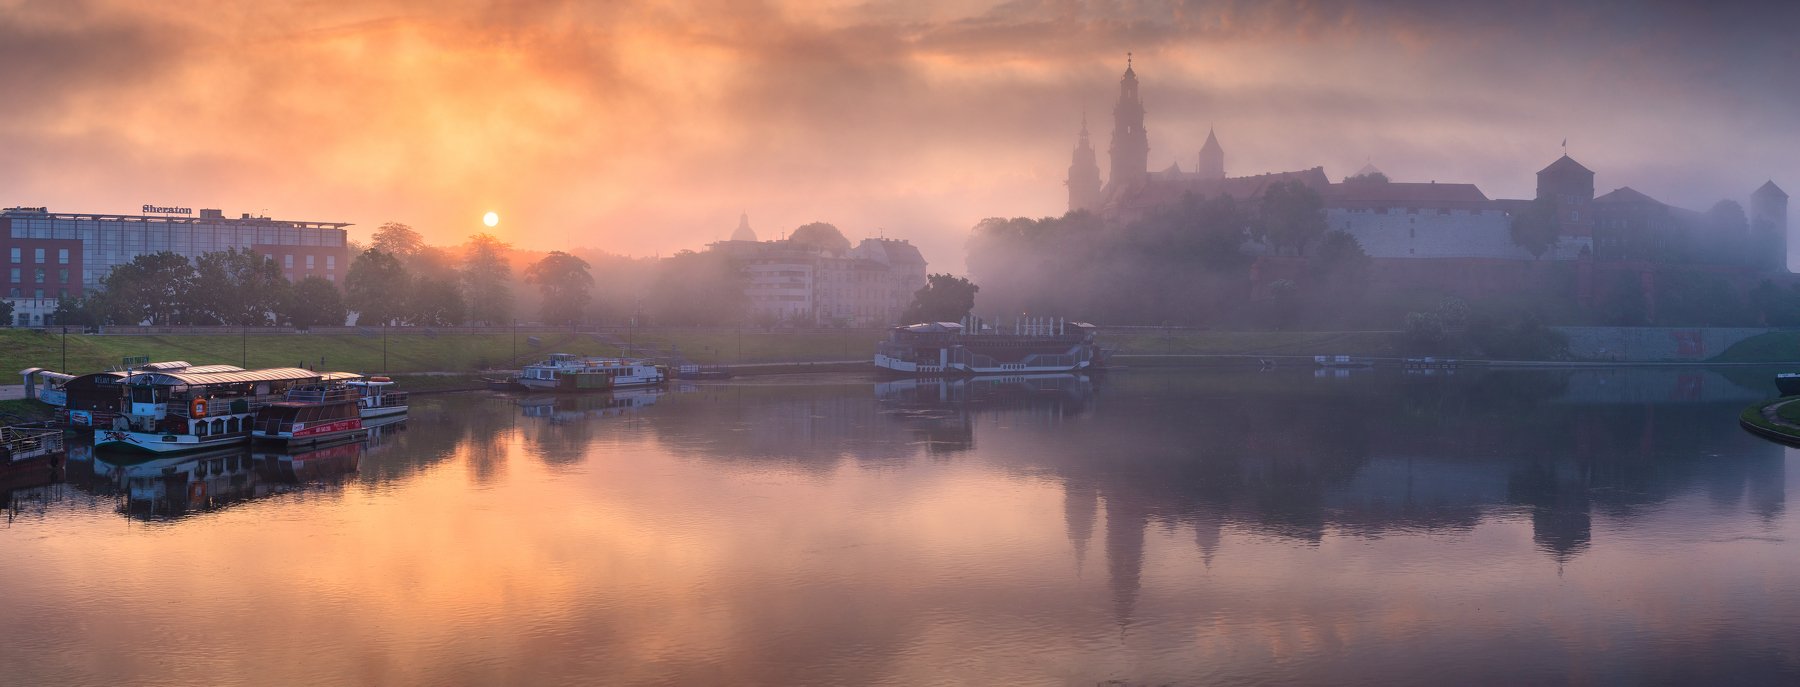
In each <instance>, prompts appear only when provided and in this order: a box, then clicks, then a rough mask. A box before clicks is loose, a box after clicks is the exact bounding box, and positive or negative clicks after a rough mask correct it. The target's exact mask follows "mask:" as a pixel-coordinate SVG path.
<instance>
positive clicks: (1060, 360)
mask: <svg viewBox="0 0 1800 687" xmlns="http://www.w3.org/2000/svg"><path fill="white" fill-rule="evenodd" d="M1008 329H1010V331H1007V332H1000V331H996V329H995V328H994V327H990V326H987V325H986V324H984V323H983V322H982V321H981V319H980V318H974V317H970V318H965V319H964V320H963V321H962V322H922V323H919V324H912V325H907V326H904V327H895V328H894V329H892V330H891V331H889V332H888V338H887V339H885V340H883V341H881V342H880V343H878V344H876V347H875V367H876V369H877V370H879V371H881V372H883V373H885V374H891V375H899V376H907V377H936V376H973V375H1022V374H1050V373H1073V372H1093V371H1099V370H1102V369H1104V368H1105V366H1106V355H1105V351H1104V350H1103V349H1101V348H1100V345H1099V344H1098V343H1096V342H1095V341H1094V333H1095V331H1096V328H1095V327H1094V325H1091V324H1088V323H1086V322H1069V321H1066V320H1061V319H1057V318H1048V317H1046V318H1034V319H1025V320H1019V321H1017V322H1015V323H1014V324H1013V326H1012V327H1010V328H1008Z"/></svg>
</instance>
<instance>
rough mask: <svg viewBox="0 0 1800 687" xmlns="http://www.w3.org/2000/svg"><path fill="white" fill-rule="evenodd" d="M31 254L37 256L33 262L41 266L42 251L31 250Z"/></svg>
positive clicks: (42, 260)
mask: <svg viewBox="0 0 1800 687" xmlns="http://www.w3.org/2000/svg"><path fill="white" fill-rule="evenodd" d="M32 253H33V254H34V255H36V256H37V259H36V260H34V261H33V262H37V263H40V264H42V263H43V262H44V249H42V248H39V249H36V250H33V251H32Z"/></svg>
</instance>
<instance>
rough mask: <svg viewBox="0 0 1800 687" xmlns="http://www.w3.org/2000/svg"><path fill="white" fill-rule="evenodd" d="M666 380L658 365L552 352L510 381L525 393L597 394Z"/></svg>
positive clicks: (665, 374)
mask: <svg viewBox="0 0 1800 687" xmlns="http://www.w3.org/2000/svg"><path fill="white" fill-rule="evenodd" d="M668 380H669V374H668V370H666V369H664V368H663V367H662V366H660V365H654V364H651V363H647V362H643V361H638V360H625V359H622V358H583V357H580V356H576V355H571V354H568V353H552V354H551V355H550V357H549V358H546V359H545V360H544V361H542V362H539V363H536V364H532V365H526V366H525V368H524V369H523V370H520V371H519V374H518V376H516V377H513V381H515V382H517V383H518V384H519V385H520V386H523V387H525V389H526V390H528V391H562V392H596V391H611V390H613V389H624V388H631V387H646V386H657V385H660V384H662V383H664V382H667V381H668Z"/></svg>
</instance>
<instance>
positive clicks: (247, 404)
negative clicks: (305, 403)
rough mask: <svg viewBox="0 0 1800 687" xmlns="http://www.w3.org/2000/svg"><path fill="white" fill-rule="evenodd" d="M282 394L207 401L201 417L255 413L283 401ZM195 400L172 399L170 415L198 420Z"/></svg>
mask: <svg viewBox="0 0 1800 687" xmlns="http://www.w3.org/2000/svg"><path fill="white" fill-rule="evenodd" d="M284 398H285V397H284V396H282V395H280V394H261V395H257V396H224V397H217V398H207V399H206V414H205V415H202V416H201V417H218V416H220V415H242V414H244V413H254V412H256V411H257V410H259V409H261V408H262V407H263V406H266V405H269V404H270V403H275V402H277V401H281V400H283V399H284ZM193 408H194V403H193V399H185V398H184V399H170V400H169V404H168V414H169V416H171V417H178V418H181V419H183V420H193V419H196V418H195V417H194V414H193Z"/></svg>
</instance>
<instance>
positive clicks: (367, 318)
mask: <svg viewBox="0 0 1800 687" xmlns="http://www.w3.org/2000/svg"><path fill="white" fill-rule="evenodd" d="M410 285H411V280H410V279H409V278H408V277H407V274H406V268H405V267H402V266H401V265H400V260H399V259H397V258H395V257H394V256H393V255H392V254H389V253H384V252H382V251H381V249H378V248H370V249H368V250H366V251H363V252H362V254H361V255H358V256H356V260H355V261H354V262H352V263H350V271H349V273H347V274H345V275H344V304H345V305H347V306H349V307H350V309H351V310H355V311H356V312H357V317H356V322H357V324H361V325H365V326H367V325H380V324H388V323H391V322H394V321H395V320H398V319H400V317H401V316H402V314H403V313H404V312H405V310H406V301H407V290H408V287H409V286H410Z"/></svg>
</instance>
